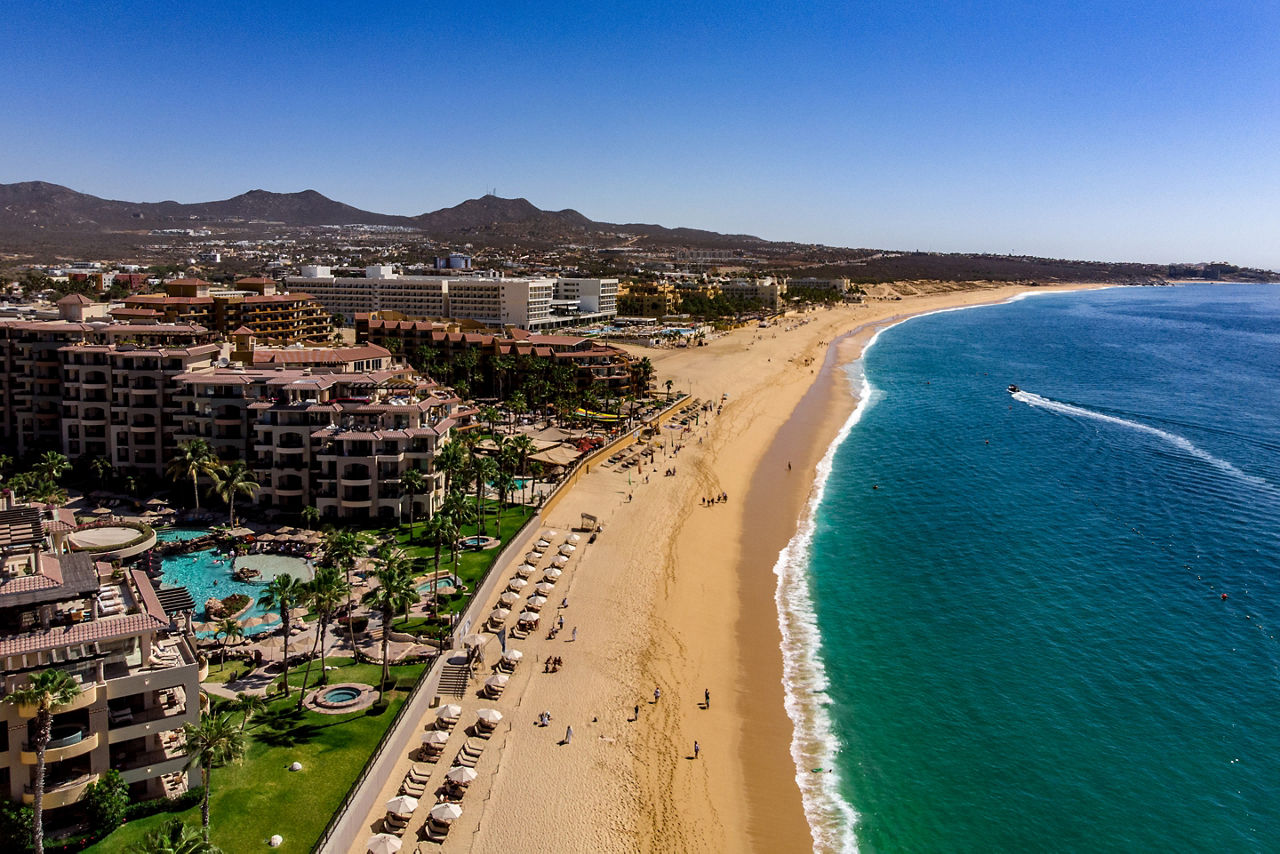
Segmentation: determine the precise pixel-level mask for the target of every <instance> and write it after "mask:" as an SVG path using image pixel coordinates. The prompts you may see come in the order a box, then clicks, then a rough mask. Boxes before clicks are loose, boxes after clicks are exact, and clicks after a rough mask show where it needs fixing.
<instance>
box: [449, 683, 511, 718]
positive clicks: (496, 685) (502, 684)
mask: <svg viewBox="0 0 1280 854" xmlns="http://www.w3.org/2000/svg"><path fill="white" fill-rule="evenodd" d="M510 678H511V677H510V676H507V674H505V673H495V674H494V675H492V676H490V677H489V678H488V679H486V680H484V684H485V685H486V686H488V687H490V688H505V687H507V680H508V679H510ZM458 714H462V712H461V711H459V712H458ZM455 717H456V715H455Z"/></svg>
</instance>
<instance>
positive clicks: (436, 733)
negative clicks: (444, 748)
mask: <svg viewBox="0 0 1280 854" xmlns="http://www.w3.org/2000/svg"><path fill="white" fill-rule="evenodd" d="M448 740H449V733H447V732H441V731H440V730H438V729H433V730H431V732H424V733H423V734H422V743H423V744H438V745H442V744H444V743H445V742H447V741H448Z"/></svg>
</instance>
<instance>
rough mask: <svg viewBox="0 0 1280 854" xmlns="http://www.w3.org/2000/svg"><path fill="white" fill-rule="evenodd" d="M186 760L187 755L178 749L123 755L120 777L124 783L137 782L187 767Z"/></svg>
mask: <svg viewBox="0 0 1280 854" xmlns="http://www.w3.org/2000/svg"><path fill="white" fill-rule="evenodd" d="M187 762H188V759H187V755H186V754H185V753H182V752H181V751H180V750H176V749H175V750H149V751H147V752H146V753H139V754H135V755H133V756H127V757H125V761H124V763H123V765H122V766H121V767H120V768H119V771H120V778H121V779H123V780H124V781H125V782H126V783H138V782H141V781H142V780H150V779H152V778H153V777H160V776H162V775H164V774H173V773H175V772H178V771H181V770H183V769H184V768H186V767H187ZM113 764H114V763H113Z"/></svg>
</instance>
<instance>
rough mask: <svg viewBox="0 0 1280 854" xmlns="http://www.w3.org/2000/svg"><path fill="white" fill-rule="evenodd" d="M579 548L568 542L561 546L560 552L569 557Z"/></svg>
mask: <svg viewBox="0 0 1280 854" xmlns="http://www.w3.org/2000/svg"><path fill="white" fill-rule="evenodd" d="M577 550H578V547H577V546H570V545H567V544H566V545H563V546H561V547H560V554H562V555H564V556H565V557H568V556H569V555H571V554H573V553H574V552H576V551H577Z"/></svg>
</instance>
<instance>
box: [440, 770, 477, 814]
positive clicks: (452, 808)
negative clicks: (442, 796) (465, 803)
mask: <svg viewBox="0 0 1280 854" xmlns="http://www.w3.org/2000/svg"><path fill="white" fill-rule="evenodd" d="M467 770H468V771H470V770H471V769H470V768H468V769H467ZM431 817H432V818H434V819H435V820H436V821H438V822H440V823H441V824H448V823H449V822H451V821H457V820H458V819H460V818H462V807H460V806H458V805H457V804H449V803H445V804H436V805H435V806H433V807H432V808H431Z"/></svg>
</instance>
